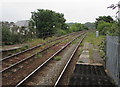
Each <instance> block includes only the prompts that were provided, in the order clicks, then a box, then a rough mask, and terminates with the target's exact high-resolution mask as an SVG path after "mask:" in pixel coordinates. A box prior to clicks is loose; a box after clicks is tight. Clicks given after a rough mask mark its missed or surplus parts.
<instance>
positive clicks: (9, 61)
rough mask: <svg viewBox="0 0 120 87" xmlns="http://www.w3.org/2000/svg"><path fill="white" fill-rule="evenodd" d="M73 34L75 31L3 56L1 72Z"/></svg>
mask: <svg viewBox="0 0 120 87" xmlns="http://www.w3.org/2000/svg"><path fill="white" fill-rule="evenodd" d="M71 35H72V36H73V35H74V33H73V34H69V35H66V36H63V37H60V38H57V39H55V40H53V41H49V42H47V43H44V44H42V45H38V46H35V47H33V48H30V49H27V50H25V51H22V52H20V53H17V54H14V55H12V56H8V57H5V58H3V59H2V60H1V62H2V70H1V71H0V72H3V71H5V70H7V69H9V68H11V67H12V66H14V65H16V64H19V63H21V62H22V61H25V60H26V59H29V58H31V57H33V56H35V55H37V54H38V53H41V52H43V51H44V50H46V49H48V48H50V47H52V46H54V45H56V44H58V43H60V42H61V40H62V39H63V40H64V39H67V38H69V37H70V36H71ZM56 40H57V41H56ZM43 46H44V47H43ZM31 54H32V55H31Z"/></svg>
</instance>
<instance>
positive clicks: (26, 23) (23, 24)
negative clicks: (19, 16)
mask: <svg viewBox="0 0 120 87" xmlns="http://www.w3.org/2000/svg"><path fill="white" fill-rule="evenodd" d="M15 25H16V26H18V27H19V28H18V30H17V32H20V31H21V28H22V27H24V30H26V31H27V32H29V28H28V27H29V20H21V21H17V22H16V23H15ZM24 30H23V35H25V31H24Z"/></svg>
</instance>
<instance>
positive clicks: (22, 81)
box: [15, 34, 82, 87]
mask: <svg viewBox="0 0 120 87" xmlns="http://www.w3.org/2000/svg"><path fill="white" fill-rule="evenodd" d="M81 35H82V34H81ZM81 35H78V36H77V37H75V38H74V39H73V40H71V41H70V42H68V43H67V44H66V45H65V46H63V47H62V48H61V49H60V50H58V51H57V52H56V53H55V54H53V55H52V56H51V57H49V58H48V59H47V60H46V61H45V62H44V63H42V64H41V65H40V66H39V67H37V68H36V69H35V70H34V71H33V72H31V73H30V74H29V75H27V76H26V77H25V78H24V79H22V80H21V81H20V82H18V83H17V84H16V86H15V87H19V86H21V85H22V84H23V83H24V82H25V81H26V80H28V79H29V78H30V77H32V76H33V74H35V73H36V72H37V71H38V70H40V69H41V68H42V67H43V66H44V65H46V64H47V63H48V62H49V61H50V60H52V59H53V58H54V57H55V56H56V55H57V54H58V53H60V52H61V51H62V50H64V49H65V48H66V47H67V46H68V45H70V44H71V43H72V42H73V41H74V40H76V39H77V38H78V37H80V36H81Z"/></svg>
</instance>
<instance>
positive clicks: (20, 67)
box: [1, 33, 83, 86]
mask: <svg viewBox="0 0 120 87" xmlns="http://www.w3.org/2000/svg"><path fill="white" fill-rule="evenodd" d="M82 34H83V33H82ZM78 36H79V35H78ZM78 36H77V37H75V38H74V40H75V39H76V38H78ZM66 39H68V38H66ZM74 40H72V41H74ZM70 43H71V41H70V42H69V43H67V44H66V45H65V46H67V45H69V44H70ZM56 44H58V43H55V44H53V45H52V46H54V45H56ZM62 46H63V45H61V47H62ZM65 46H64V47H65ZM64 47H62V49H64ZM48 48H49V47H48ZM48 48H46V49H44V51H45V50H47V49H48ZM57 50H58V49H57ZM59 51H60V50H59ZM59 51H57V52H58V53H59ZM42 52H43V51H42ZM57 52H56V54H57ZM38 53H40V52H38ZM38 53H36V54H35V55H38ZM56 54H52V55H53V56H55V55H56ZM35 55H33V56H31V57H30V58H31V59H30V60H29V63H28V61H25V60H24V59H23V60H22V62H23V61H24V63H22V64H20V63H21V61H20V62H18V63H17V64H14V65H11V67H10V68H9V69H5V70H2V71H1V72H2V73H3V81H6V80H7V81H8V78H12V80H16V78H14V75H18V76H19V73H20V71H22V70H24V69H26V67H25V66H23V65H27V64H28V66H29V64H30V62H31V63H32V62H33V61H37V60H39V59H36V58H32V57H35ZM28 59H29V58H28ZM45 60H46V59H45ZM49 60H50V59H47V60H46V61H45V62H44V63H47V61H49ZM44 63H42V64H41V66H42V65H44ZM18 64H20V65H18ZM38 64H39V63H38ZM16 65H17V67H16ZM36 65H37V64H36ZM13 66H14V69H12V68H13ZM15 67H16V69H15ZM18 67H19V69H18ZM37 67H38V66H36V67H34V71H36V70H37V69H35V68H37ZM28 68H30V67H28ZM21 69H22V70H21ZM7 70H9V71H7ZM31 70H32V68H31ZM16 71H17V73H16ZM34 71H33V72H34ZM23 72H24V71H23ZM33 72H32V73H33ZM4 73H5V74H4ZM29 73H30V72H29ZM29 73H28V71H27V74H29ZM6 74H7V76H9V75H12V74H13V76H9V77H7V76H6ZM29 76H31V74H29V75H27V77H29ZM24 77H25V78H24ZM27 77H26V76H23V78H24V79H26V78H27ZM17 78H18V79H17V80H16V82H19V78H20V77H17ZM23 78H22V79H23ZM22 81H23V80H22ZM22 81H20V82H19V83H18V84H17V83H14V82H13V84H12V85H16V84H17V86H18V85H19V84H20V83H21V82H22ZM3 85H11V83H9V82H8V83H7V82H5V83H3Z"/></svg>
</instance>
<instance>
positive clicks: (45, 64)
mask: <svg viewBox="0 0 120 87" xmlns="http://www.w3.org/2000/svg"><path fill="white" fill-rule="evenodd" d="M78 37H79V36H78ZM78 37H76V38H74V39H73V40H71V41H70V42H68V43H67V44H66V45H65V46H64V47H62V48H61V49H60V50H58V51H57V52H56V53H55V54H53V55H52V56H50V57H49V59H48V60H46V61H45V62H44V63H42V64H41V65H40V66H39V67H37V68H36V69H35V70H34V71H33V72H32V73H30V74H29V75H28V76H27V77H25V78H24V79H23V80H21V81H20V82H19V83H18V84H17V85H16V87H18V86H21V85H26V84H27V83H28V82H29V81H30V79H33V77H35V76H36V75H38V74H36V73H37V72H39V71H42V69H43V68H44V67H46V66H47V65H48V64H49V63H51V62H52V61H54V60H53V58H54V57H55V56H56V55H58V54H59V53H60V52H62V51H63V50H64V49H65V48H67V47H68V46H69V45H70V44H71V43H72V42H73V41H75V40H76V39H77V38H78ZM83 38H84V37H83ZM83 38H82V40H83ZM82 40H81V41H80V42H79V44H80V43H81V42H82ZM79 44H78V45H77V46H76V48H75V49H74V51H73V53H72V55H71V56H70V58H69V59H68V61H67V63H66V64H65V66H64V68H63V70H62V71H61V74H60V76H59V77H58V79H57V81H56V82H55V84H54V86H56V85H57V84H58V83H59V80H60V78H61V77H62V75H63V73H64V71H65V69H66V68H67V66H68V65H69V62H70V61H71V59H72V57H73V56H74V54H75V52H76V50H77V49H78V46H79Z"/></svg>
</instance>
